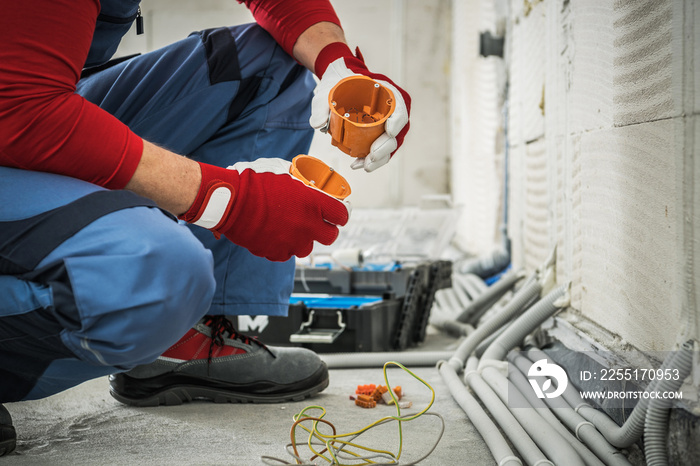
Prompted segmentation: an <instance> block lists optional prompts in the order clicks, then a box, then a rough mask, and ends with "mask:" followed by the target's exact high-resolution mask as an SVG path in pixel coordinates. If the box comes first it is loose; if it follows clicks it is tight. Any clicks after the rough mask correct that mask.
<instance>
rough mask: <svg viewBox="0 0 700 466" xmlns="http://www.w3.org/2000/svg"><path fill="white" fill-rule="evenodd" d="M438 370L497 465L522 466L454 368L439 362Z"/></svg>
mask: <svg viewBox="0 0 700 466" xmlns="http://www.w3.org/2000/svg"><path fill="white" fill-rule="evenodd" d="M438 370H439V371H440V376H441V377H442V380H444V381H445V384H446V385H447V388H448V389H449V390H450V393H451V394H452V397H453V398H454V399H455V401H456V402H457V404H459V406H461V408H462V409H463V410H464V412H465V413H467V415H468V416H469V420H470V421H471V423H472V424H473V425H474V427H476V430H478V431H479V434H481V437H482V438H483V439H484V442H486V446H487V447H488V449H489V451H491V455H493V458H494V459H495V460H496V463H497V464H498V465H499V466H522V464H523V463H522V461H520V458H518V457H517V456H515V455H514V454H513V450H511V448H510V446H509V445H508V442H506V440H505V439H504V438H503V435H501V431H500V430H499V429H498V426H497V425H496V424H495V423H494V422H493V421H492V420H491V418H490V417H489V415H488V414H486V411H484V410H483V409H482V408H481V405H480V404H479V402H478V401H476V399H475V398H474V397H473V396H472V395H471V393H469V391H468V390H467V388H466V387H465V386H464V384H463V383H462V380H461V379H460V378H459V376H458V375H457V373H456V372H455V370H454V369H453V368H452V367H450V366H449V365H448V364H439V365H438Z"/></svg>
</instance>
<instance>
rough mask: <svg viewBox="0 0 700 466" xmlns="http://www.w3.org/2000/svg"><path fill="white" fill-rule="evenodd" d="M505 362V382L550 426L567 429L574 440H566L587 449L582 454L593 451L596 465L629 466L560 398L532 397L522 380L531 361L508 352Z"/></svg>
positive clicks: (524, 379) (616, 450)
mask: <svg viewBox="0 0 700 466" xmlns="http://www.w3.org/2000/svg"><path fill="white" fill-rule="evenodd" d="M508 361H510V362H511V363H512V364H511V365H510V366H509V372H508V378H509V379H510V381H511V382H513V383H514V384H515V386H516V387H517V388H518V389H519V390H520V392H521V393H523V394H524V395H525V396H526V398H527V399H528V401H529V402H530V404H531V405H532V406H534V407H535V408H537V409H538V412H539V413H540V415H541V416H542V417H544V418H545V419H546V420H547V421H548V422H549V423H550V424H553V425H556V424H558V425H560V426H561V425H562V424H561V423H562V422H563V423H564V426H562V427H563V428H564V429H567V428H568V429H567V432H569V431H570V432H574V433H575V434H576V438H572V439H570V440H575V441H576V442H577V443H578V444H579V445H581V442H583V444H584V445H585V446H584V447H583V448H586V447H587V448H586V450H585V452H588V453H590V451H593V453H595V455H596V456H595V457H596V459H599V460H598V461H601V460H602V461H603V463H605V464H606V465H608V466H631V463H630V462H629V460H628V459H627V458H626V457H625V456H624V455H623V454H622V452H621V451H619V450H618V449H617V448H615V447H614V446H612V445H610V443H609V442H608V441H607V440H606V439H605V437H603V434H601V433H600V432H598V430H597V429H596V428H595V426H594V425H593V424H591V423H590V422H589V421H587V420H585V419H584V418H583V417H581V415H579V414H577V413H576V412H575V411H574V408H572V407H571V406H569V404H568V403H567V402H566V401H565V400H564V399H562V398H561V397H557V398H544V399H540V398H537V397H536V396H535V394H534V392H533V391H532V386H531V385H530V383H529V382H528V380H527V378H526V374H527V372H528V370H529V369H530V367H531V366H532V361H531V360H529V359H528V358H526V357H525V356H522V355H520V354H518V353H517V352H516V351H511V352H510V353H509V354H508ZM528 395H529V396H528ZM547 407H549V408H551V410H550V409H547ZM560 421H561V422H560ZM572 437H573V436H572ZM579 440H580V442H579ZM572 445H573V446H574V448H576V449H577V451H578V452H579V454H580V455H581V457H582V458H583V459H584V461H586V464H589V465H590V466H592V465H593V464H596V463H595V462H594V461H593V460H591V459H590V457H589V456H588V455H587V454H586V453H585V452H584V451H582V449H580V448H578V447H577V446H576V444H575V443H572ZM588 448H590V450H588ZM589 462H590V463H589Z"/></svg>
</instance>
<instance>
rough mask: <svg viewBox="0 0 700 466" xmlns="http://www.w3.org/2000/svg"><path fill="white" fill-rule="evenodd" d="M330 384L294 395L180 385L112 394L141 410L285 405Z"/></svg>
mask: <svg viewBox="0 0 700 466" xmlns="http://www.w3.org/2000/svg"><path fill="white" fill-rule="evenodd" d="M329 383H330V379H329V378H326V379H325V380H323V381H322V382H321V383H319V384H318V385H315V386H313V387H310V388H308V389H305V390H300V391H297V392H292V393H284V394H274V395H255V394H249V393H236V392H230V391H225V390H217V389H213V388H207V387H202V386H196V385H178V386H173V387H168V388H165V389H163V390H161V391H159V392H157V393H154V394H152V395H151V396H148V397H144V398H130V397H128V396H125V395H123V394H120V393H118V392H117V391H115V390H114V388H113V387H110V394H111V395H112V397H114V398H115V399H116V400H117V401H119V402H120V403H124V404H125V405H129V406H136V407H140V408H145V407H153V406H163V405H164V406H177V405H181V404H183V403H186V402H190V401H193V400H209V401H213V402H214V403H284V402H291V401H302V400H305V399H306V398H309V397H312V396H314V395H316V394H318V393H320V392H321V391H323V390H325V389H326V388H327V387H328V385H329Z"/></svg>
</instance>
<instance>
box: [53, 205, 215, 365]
mask: <svg viewBox="0 0 700 466" xmlns="http://www.w3.org/2000/svg"><path fill="white" fill-rule="evenodd" d="M91 235H93V236H92V238H91V241H90V244H99V245H100V249H101V254H100V253H99V252H100V251H96V250H93V251H90V252H87V254H88V255H81V256H73V257H68V258H65V259H64V261H63V264H64V267H65V269H66V275H67V276H68V277H70V279H69V280H70V288H71V289H72V296H71V302H70V303H67V304H66V303H62V304H64V306H63V309H64V311H63V312H64V313H68V314H72V313H73V312H75V313H77V315H76V316H74V317H76V318H77V319H79V325H76V326H74V327H73V328H70V326H68V327H69V328H66V330H65V331H64V332H63V334H62V340H63V342H64V344H66V346H68V347H69V348H70V349H71V350H72V351H73V352H74V353H75V354H76V355H77V356H78V357H79V358H80V359H83V360H86V361H88V362H92V363H95V364H100V365H108V366H115V367H118V368H123V369H128V368H131V367H133V366H135V365H138V364H144V363H147V362H150V361H153V360H155V359H156V358H157V357H158V356H159V355H160V354H162V352H163V351H165V350H166V349H167V348H168V347H169V346H171V345H172V344H174V343H175V342H176V341H178V340H179V339H180V337H182V336H183V335H184V334H185V333H186V332H187V330H188V329H189V328H190V327H192V325H194V324H195V323H196V322H197V320H198V319H200V318H201V317H202V316H203V315H204V314H206V312H207V310H208V309H209V306H210V305H211V299H212V296H213V293H214V288H215V282H214V276H213V260H212V256H211V252H210V251H209V250H207V249H205V248H204V247H203V246H202V244H201V242H200V241H198V240H197V239H196V238H195V237H194V235H192V233H191V232H190V231H189V229H187V228H186V227H185V226H184V225H179V224H177V223H176V222H174V221H173V220H172V219H169V218H167V217H166V216H165V215H163V214H162V212H160V211H159V210H157V209H152V208H145V207H139V208H133V209H127V210H123V211H119V212H114V213H112V214H109V215H107V216H105V217H103V218H101V219H99V220H97V221H95V222H93V224H91V225H90V226H89V227H88V228H86V229H85V230H84V231H81V232H80V234H79V235H76V236H77V237H76V238H73V240H76V241H81V237H85V238H90V237H91ZM224 241H225V240H224ZM84 253H86V251H84ZM90 253H92V255H91V254H90ZM59 307H60V306H59ZM71 317H72V316H71Z"/></svg>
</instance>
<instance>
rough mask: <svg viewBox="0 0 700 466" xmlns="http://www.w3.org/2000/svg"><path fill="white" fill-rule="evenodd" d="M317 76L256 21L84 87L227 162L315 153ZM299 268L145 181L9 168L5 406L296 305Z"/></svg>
mask: <svg viewBox="0 0 700 466" xmlns="http://www.w3.org/2000/svg"><path fill="white" fill-rule="evenodd" d="M314 87H315V82H314V80H313V76H312V75H311V73H310V72H308V71H307V70H306V69H305V68H303V67H302V66H301V65H299V64H298V63H297V62H296V61H295V60H294V59H293V58H291V57H290V56H289V55H287V54H286V53H285V52H284V51H283V50H282V49H281V48H280V47H279V46H278V45H277V44H276V43H275V42H274V40H273V39H272V38H271V37H270V36H269V35H268V34H267V33H266V32H265V31H264V30H262V29H261V28H260V27H259V26H257V25H243V26H237V27H232V28H220V29H213V30H207V31H201V32H198V33H194V34H192V35H190V36H189V37H187V38H186V39H184V40H182V41H179V42H177V43H175V44H172V45H170V46H167V47H165V48H163V49H160V50H157V51H154V52H150V53H147V54H144V55H139V56H137V57H134V58H131V59H129V60H126V61H123V62H121V63H119V64H116V65H114V66H111V67H106V69H102V70H100V71H98V72H95V73H92V74H89V75H87V76H85V77H83V78H82V79H81V80H80V82H79V83H78V87H77V92H78V93H79V94H80V95H82V96H84V97H85V98H86V99H88V100H89V101H91V102H93V103H95V104H97V105H99V106H100V107H102V108H103V109H105V110H106V111H108V112H110V113H111V114H113V115H115V116H116V117H117V118H119V119H120V120H121V121H123V122H124V123H126V124H127V125H128V126H129V127H130V128H131V129H132V130H133V131H134V132H135V133H136V134H138V135H139V136H141V137H143V138H144V139H146V140H148V141H151V142H153V143H155V144H158V145H160V146H162V147H165V148H167V149H169V150H171V151H173V152H176V153H179V154H183V155H187V156H189V157H191V158H192V159H194V160H198V161H201V162H205V163H210V164H214V165H218V166H223V167H226V166H228V165H231V164H233V163H235V162H238V161H241V160H255V159H258V158H261V157H281V158H285V159H289V160H291V158H292V157H294V156H296V155H297V154H301V153H306V152H307V151H308V148H309V145H310V143H311V138H312V133H313V131H312V129H311V128H310V126H309V124H308V119H309V116H310V112H311V110H310V103H311V97H312V91H313V88H314ZM85 163H87V164H89V163H90V161H89V160H85ZM241 228H245V225H242V226H241ZM293 275H294V262H293V259H292V260H290V261H287V262H283V263H273V262H269V261H267V260H265V259H262V258H259V257H255V256H253V255H251V254H250V253H248V251H247V250H245V249H244V248H241V247H239V246H236V245H234V244H232V243H230V242H229V241H228V240H226V239H223V238H222V239H220V240H216V239H215V238H214V236H213V234H212V233H211V232H210V231H208V230H204V229H201V228H199V227H193V226H189V225H183V224H182V223H181V222H177V221H176V220H175V219H174V218H172V216H169V215H168V214H167V213H165V212H163V211H161V210H160V209H158V208H157V207H155V206H154V205H153V203H152V202H150V201H149V200H147V199H144V198H140V197H138V196H136V195H133V194H132V193H129V192H126V191H108V190H104V189H102V188H100V187H98V186H95V185H92V184H90V183H87V182H83V181H80V180H77V179H73V178H68V177H64V176H60V175H55V174H48V173H39V172H32V171H25V170H18V169H13V168H6V167H0V403H1V402H10V401H18V400H25V399H36V398H42V397H45V396H49V395H52V394H54V393H57V392H59V391H62V390H64V389H67V388H70V387H72V386H75V385H77V384H79V383H81V382H83V381H85V380H89V379H92V378H95V377H98V376H101V375H105V374H109V373H114V372H118V371H122V370H128V369H130V368H132V367H134V366H136V365H138V364H144V363H148V362H150V361H153V360H155V358H157V357H158V356H159V355H160V354H161V353H162V352H163V351H164V350H166V349H167V348H168V347H169V346H170V345H172V344H173V343H175V342H176V341H177V340H178V339H179V338H180V337H181V336H182V335H183V334H184V333H185V332H186V331H187V330H188V329H189V328H190V327H191V326H192V325H193V324H194V323H195V322H196V321H197V320H198V319H199V318H201V317H202V316H203V315H205V314H226V315H239V314H252V315H256V314H267V315H285V314H286V312H287V309H288V302H289V295H290V293H291V290H292V286H293Z"/></svg>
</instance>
